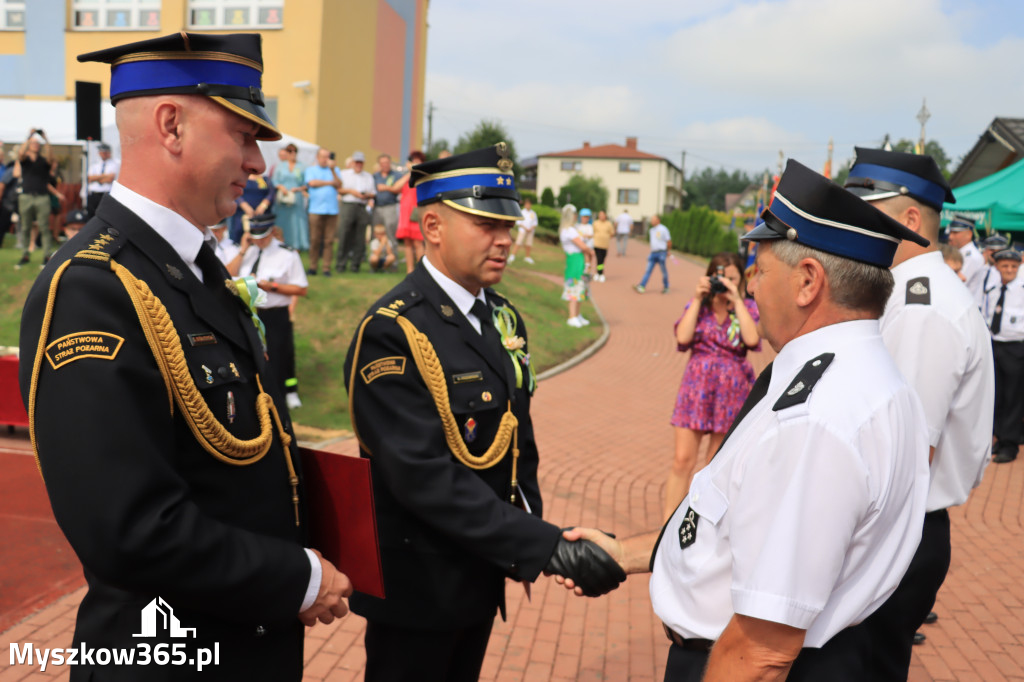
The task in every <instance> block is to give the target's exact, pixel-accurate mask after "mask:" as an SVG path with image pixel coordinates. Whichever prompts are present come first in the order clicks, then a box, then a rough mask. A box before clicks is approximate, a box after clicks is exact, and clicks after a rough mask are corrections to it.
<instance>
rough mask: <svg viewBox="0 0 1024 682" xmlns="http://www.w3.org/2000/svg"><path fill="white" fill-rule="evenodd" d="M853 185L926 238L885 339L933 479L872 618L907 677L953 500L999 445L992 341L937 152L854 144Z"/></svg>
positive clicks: (899, 278)
mask: <svg viewBox="0 0 1024 682" xmlns="http://www.w3.org/2000/svg"><path fill="white" fill-rule="evenodd" d="M856 153H857V160H856V162H855V163H854V165H853V167H852V168H851V169H850V179H849V180H848V181H847V183H846V187H847V189H848V190H850V191H851V192H853V193H854V194H856V195H858V196H860V197H861V198H862V199H864V200H865V201H868V202H870V203H871V205H872V206H874V207H875V208H877V209H878V210H880V211H882V212H883V213H885V214H886V215H888V216H889V217H891V218H893V219H894V220H897V221H899V222H900V223H902V224H903V225H905V226H906V227H907V228H908V229H910V230H913V231H914V232H916V233H917V234H919V235H921V236H922V237H924V238H925V239H928V240H929V242H930V244H929V245H928V246H919V245H917V244H915V243H913V242H909V241H905V242H903V243H901V244H900V246H899V248H897V249H896V256H895V258H894V260H893V267H892V274H893V278H894V279H895V286H894V287H893V292H892V295H891V296H890V297H889V302H888V303H887V304H886V307H885V313H884V314H883V315H882V318H881V320H880V323H881V329H882V338H883V340H884V341H885V345H886V347H887V348H888V349H889V352H890V354H891V355H892V357H893V359H894V360H895V361H896V365H897V366H898V367H899V368H900V371H901V372H902V373H903V376H905V377H906V378H907V381H909V382H910V384H911V385H912V386H913V387H914V389H915V390H916V391H917V395H918V397H919V398H920V399H921V402H922V404H923V405H924V412H925V417H926V419H927V420H928V445H929V448H930V449H929V461H930V462H931V484H930V487H929V492H928V504H927V507H926V511H927V513H926V514H925V517H924V528H923V531H922V535H921V543H920V545H918V548H917V552H916V553H915V554H914V560H913V561H912V562H911V564H910V568H909V569H908V570H907V573H906V575H905V576H904V577H903V580H902V581H901V582H900V585H899V587H898V588H897V589H896V592H894V593H893V595H892V596H891V597H889V599H888V600H887V601H886V603H885V605H884V606H882V607H881V608H880V609H879V611H878V612H877V613H876V615H875V616H873V618H874V619H875V620H877V621H879V623H880V624H884V625H883V627H886V628H888V630H889V635H888V637H887V638H886V642H885V644H886V646H885V648H884V649H882V650H881V651H879V652H878V655H879V657H881V658H882V659H883V660H884V661H885V666H886V668H885V679H904V680H905V679H906V678H907V675H908V674H909V672H910V656H911V653H910V649H911V646H912V644H914V643H920V642H923V641H924V634H923V633H918V632H917V629H918V628H919V627H920V626H921V625H922V623H924V622H933V621H934V619H936V618H937V617H938V616H937V615H933V614H931V613H930V612H931V609H932V607H933V606H934V604H935V597H936V595H937V594H938V591H939V588H940V587H941V586H942V583H943V581H944V580H945V578H946V573H947V571H948V570H949V562H950V556H951V548H950V541H949V513H948V512H947V511H946V510H947V509H948V508H949V507H955V506H957V505H961V504H963V503H964V502H966V501H967V497H968V495H969V494H970V492H971V490H973V489H974V488H975V487H977V486H978V484H979V483H981V475H982V472H983V471H984V470H985V465H986V464H987V463H988V460H989V455H990V454H991V451H992V409H993V403H994V400H995V378H994V371H993V366H992V344H991V342H990V340H989V333H988V329H987V328H986V326H985V320H984V319H983V318H982V316H981V313H980V312H979V311H978V305H977V301H976V300H975V299H974V297H972V296H971V293H970V291H969V290H968V289H967V287H965V286H964V285H963V282H961V281H960V278H959V277H958V276H957V274H956V273H954V272H953V271H952V269H950V268H949V267H948V266H946V264H945V263H944V262H943V260H942V254H941V253H940V252H939V248H938V247H939V244H938V240H939V214H940V212H941V211H942V206H943V203H945V202H950V203H953V202H955V201H956V199H955V198H954V196H953V192H952V190H951V189H950V187H949V185H948V184H947V182H946V179H945V177H943V175H942V172H941V171H940V170H939V167H938V165H937V164H936V163H935V161H934V159H932V157H930V156H927V155H923V154H906V153H902V152H888V151H884V150H881V149H860V148H858V149H857V150H856Z"/></svg>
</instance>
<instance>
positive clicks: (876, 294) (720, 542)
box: [565, 161, 928, 681]
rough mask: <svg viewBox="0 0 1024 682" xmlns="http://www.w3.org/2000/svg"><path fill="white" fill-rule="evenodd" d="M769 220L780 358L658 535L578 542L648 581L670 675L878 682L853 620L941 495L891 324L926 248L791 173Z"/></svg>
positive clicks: (767, 303) (880, 597) (769, 270)
mask: <svg viewBox="0 0 1024 682" xmlns="http://www.w3.org/2000/svg"><path fill="white" fill-rule="evenodd" d="M762 217H763V218H764V220H765V222H764V223H763V224H762V225H761V226H759V227H758V228H755V229H754V230H752V231H751V232H750V233H748V234H747V235H746V236H745V239H751V240H755V241H758V242H760V245H759V248H758V256H757V265H758V272H757V275H756V276H755V277H754V279H753V280H752V281H751V283H750V291H751V293H752V294H753V296H754V299H755V300H756V301H757V304H758V309H759V310H760V312H761V326H762V331H763V335H764V337H765V338H767V339H768V341H769V343H770V344H771V346H772V347H773V348H774V349H775V350H777V351H778V353H779V354H778V357H777V358H776V359H775V361H774V363H773V365H770V366H769V368H768V369H766V370H765V371H764V372H763V373H762V375H761V376H760V377H759V378H758V380H757V382H756V383H755V385H754V388H753V389H752V391H751V395H750V397H749V398H748V399H747V401H746V403H745V404H744V406H743V408H742V410H741V412H740V414H739V415H737V420H736V422H735V423H734V426H733V430H732V431H731V432H730V433H729V434H727V436H726V440H725V442H724V443H723V445H722V447H721V449H720V450H719V451H718V453H717V454H716V455H715V457H714V458H713V459H712V460H711V463H710V464H709V465H708V466H707V467H706V468H704V469H703V470H702V471H700V472H698V473H697V475H696V476H695V477H694V479H693V483H692V484H691V486H690V492H689V494H688V495H687V497H686V498H685V499H684V500H683V502H682V503H681V504H680V506H679V507H678V508H677V509H676V511H675V513H674V514H673V515H672V517H671V518H670V519H669V521H668V523H667V524H666V525H665V527H664V529H663V531H662V534H661V536H658V535H657V534H656V533H651V534H647V535H641V536H636V537H634V538H629V539H626V540H624V541H617V540H612V539H610V538H606V537H604V536H602V535H601V534H600V533H598V532H596V531H589V530H582V529H577V530H574V531H567V533H566V537H567V538H569V539H574V538H576V537H587V538H589V539H592V540H595V541H597V542H599V543H601V544H602V546H603V547H605V548H606V549H607V550H608V551H609V553H610V554H611V555H612V556H613V557H615V558H616V559H617V560H619V561H620V564H621V565H622V566H623V568H624V569H625V570H626V572H627V573H630V572H643V571H646V570H652V571H653V575H652V577H651V581H650V594H651V601H652V603H653V606H654V611H655V613H657V614H658V616H659V618H661V620H662V621H663V622H664V623H665V627H666V634H667V635H668V637H669V639H670V640H671V641H672V647H671V649H670V651H669V657H668V662H667V666H666V674H665V679H672V680H677V679H678V680H690V679H701V677H700V675H701V674H702V673H704V674H706V678H705V679H716V680H718V679H722V680H726V679H728V680H732V679H768V675H769V674H771V675H775V676H778V677H779V678H780V679H781V678H782V677H784V676H785V675H787V674H788V675H789V677H788V679H789V680H825V679H827V680H850V681H853V680H866V679H878V678H877V677H876V676H875V675H874V670H873V668H872V666H873V661H872V652H873V651H874V648H875V645H876V644H877V642H876V641H875V639H874V638H873V636H874V633H873V631H871V630H869V629H866V628H862V627H860V626H859V625H858V624H860V623H862V621H864V620H865V619H866V618H868V616H870V615H871V613H872V612H873V611H874V610H875V609H876V608H877V607H878V606H879V605H880V604H882V602H884V601H885V599H886V598H887V597H888V596H889V594H890V593H891V592H892V591H893V590H894V589H895V588H896V585H897V584H898V583H899V581H900V578H901V577H902V576H903V573H904V571H905V570H906V568H907V566H908V565H909V564H910V560H911V557H912V556H913V553H914V548H915V547H916V546H917V543H918V541H919V540H920V537H921V522H922V518H923V516H924V507H925V498H926V496H927V493H928V438H927V436H928V433H927V426H926V422H925V417H924V413H923V410H922V407H921V403H920V401H919V400H918V398H917V396H916V395H915V393H914V390H913V388H912V387H911V386H910V385H909V384H908V383H907V382H906V380H905V379H904V378H903V376H902V375H901V374H900V372H899V370H898V369H897V368H896V365H895V363H894V362H893V360H892V358H891V357H890V356H889V353H888V351H887V350H886V348H885V345H884V344H883V343H882V337H881V334H880V332H879V325H878V317H879V316H880V315H881V313H882V310H883V308H884V306H885V302H886V299H887V298H888V295H889V293H890V291H891V288H892V276H891V274H890V273H889V270H888V267H889V265H890V264H891V262H892V257H893V255H894V253H895V251H896V245H897V244H898V243H899V241H900V240H901V239H910V240H914V241H916V242H918V243H922V242H924V241H925V240H923V239H922V238H921V237H919V236H918V235H916V234H914V233H913V232H911V231H910V230H907V229H906V228H905V227H904V226H903V225H901V224H899V223H898V222H896V221H895V220H892V219H891V218H889V217H888V216H886V215H884V214H883V213H881V212H880V211H877V210H876V209H874V208H872V207H871V206H870V204H867V203H866V202H863V201H861V200H860V199H858V198H857V197H855V196H853V195H852V194H850V193H849V192H846V191H845V190H843V189H842V188H840V187H838V186H836V185H834V184H833V183H831V182H830V181H829V180H828V179H827V178H824V177H822V176H821V175H820V174H818V173H816V172H814V171H812V170H811V169H809V168H807V167H806V166H803V165H801V164H799V163H797V162H795V161H790V162H789V164H788V166H787V168H786V172H785V173H784V174H783V176H782V179H781V181H780V183H779V187H778V191H777V192H776V194H775V198H774V200H773V202H772V205H771V207H770V208H769V209H768V210H766V211H765V212H764V213H763V216H762ZM834 282H835V284H834ZM838 282H842V283H843V284H842V285H840V284H838ZM840 287H841V288H840ZM656 538H657V539H656ZM652 546H653V554H652ZM565 584H566V585H567V586H571V581H568V580H566V581H565ZM705 669H706V673H705V672H704V671H705ZM772 679H775V678H774V677H773V678H772Z"/></svg>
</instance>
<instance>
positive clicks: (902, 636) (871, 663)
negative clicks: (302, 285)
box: [665, 509, 950, 682]
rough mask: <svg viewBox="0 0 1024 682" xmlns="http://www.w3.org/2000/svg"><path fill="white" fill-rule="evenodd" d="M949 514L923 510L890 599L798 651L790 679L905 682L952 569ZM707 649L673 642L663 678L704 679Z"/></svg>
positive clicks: (797, 681) (796, 681)
mask: <svg viewBox="0 0 1024 682" xmlns="http://www.w3.org/2000/svg"><path fill="white" fill-rule="evenodd" d="M949 560H950V544H949V513H948V512H947V511H946V510H945V509H940V510H938V511H934V512H931V513H929V514H925V518H924V530H923V532H922V535H921V543H920V544H919V545H918V548H917V552H915V553H914V558H913V559H912V560H911V562H910V567H909V568H908V569H907V572H906V574H905V575H904V576H903V579H902V580H901V581H900V584H899V585H898V586H897V587H896V590H895V591H894V592H893V593H892V594H891V595H890V596H889V598H888V599H887V600H886V601H885V602H884V603H883V604H882V605H881V606H880V607H879V608H878V609H877V610H876V611H875V612H874V613H872V614H871V615H870V616H868V617H867V618H866V619H865V620H864V621H863V622H861V623H859V624H857V625H853V626H851V627H848V628H846V629H845V630H842V631H841V632H839V633H837V634H836V635H835V636H834V637H833V638H832V639H830V640H829V641H827V642H826V643H825V645H824V646H822V647H821V648H818V649H812V648H805V649H803V650H802V651H801V652H800V655H799V656H797V659H796V661H795V662H794V663H793V668H792V669H791V670H790V672H789V676H788V677H787V678H786V679H787V682H803V681H806V682H812V681H813V682H816V681H818V680H829V682H863V681H864V680H872V681H873V682H906V680H907V676H908V674H909V670H910V656H911V648H912V647H913V646H914V644H913V639H914V633H915V632H917V629H918V628H919V627H921V624H922V623H923V622H924V618H925V616H927V615H928V612H929V611H931V610H932V607H933V606H934V605H935V595H936V594H938V592H939V587H941V586H942V582H943V580H945V578H946V573H947V571H949ZM706 666H707V654H703V653H699V652H693V651H686V650H684V649H683V648H682V647H679V646H676V645H675V644H673V645H672V648H671V649H670V650H669V655H668V663H667V664H666V666H665V682H669V681H670V680H671V681H672V682H675V681H677V680H678V681H679V682H689V681H690V680H700V679H701V675H702V674H703V671H704V668H705V667H706Z"/></svg>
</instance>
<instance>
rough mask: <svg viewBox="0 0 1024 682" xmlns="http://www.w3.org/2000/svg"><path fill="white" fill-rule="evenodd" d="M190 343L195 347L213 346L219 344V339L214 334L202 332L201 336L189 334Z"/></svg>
mask: <svg viewBox="0 0 1024 682" xmlns="http://www.w3.org/2000/svg"><path fill="white" fill-rule="evenodd" d="M188 342H189V343H191V344H192V345H193V346H212V345H214V344H215V343H217V337H216V336H214V334H213V332H202V333H200V334H189V335H188Z"/></svg>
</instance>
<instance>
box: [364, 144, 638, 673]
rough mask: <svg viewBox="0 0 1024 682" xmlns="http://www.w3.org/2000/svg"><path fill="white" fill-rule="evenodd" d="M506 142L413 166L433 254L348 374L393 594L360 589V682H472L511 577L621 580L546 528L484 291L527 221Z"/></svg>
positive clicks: (513, 370) (372, 326)
mask: <svg viewBox="0 0 1024 682" xmlns="http://www.w3.org/2000/svg"><path fill="white" fill-rule="evenodd" d="M511 168H512V162H511V160H510V159H509V158H508V155H507V151H506V146H505V145H504V143H501V144H499V145H497V146H495V147H490V148H486V149H480V150H477V151H473V152H468V153H466V154H461V155H458V156H452V157H449V158H447V159H440V160H437V161H432V162H428V163H424V164H420V165H418V166H414V167H413V169H412V182H413V183H415V184H414V186H415V187H416V193H417V199H418V204H419V206H420V210H421V212H422V214H421V219H420V226H421V229H422V230H423V235H424V241H425V243H426V256H425V258H424V259H423V260H422V261H421V263H420V265H419V266H418V267H417V268H416V270H414V271H413V272H412V273H411V274H410V275H409V276H408V277H406V278H405V280H403V281H402V282H401V283H400V284H399V285H398V286H396V287H395V288H394V289H392V290H391V291H390V292H388V293H387V294H386V295H385V296H384V297H383V298H381V299H380V300H379V301H378V302H377V303H375V304H374V305H373V306H372V307H371V308H370V311H369V313H368V315H367V316H366V318H365V319H364V320H363V322H362V324H361V325H360V327H359V328H358V330H357V332H356V335H355V338H354V339H353V343H352V345H351V347H350V349H349V353H348V358H347V359H346V363H345V379H346V385H347V388H348V392H349V404H350V410H351V413H352V417H353V425H354V426H355V430H356V432H357V435H358V437H359V442H360V446H361V450H362V454H363V456H364V457H368V458H369V459H370V463H371V467H372V473H373V483H374V503H375V505H376V511H377V523H378V529H379V533H380V543H381V559H382V563H383V571H384V590H385V595H386V598H385V599H383V600H381V599H377V598H374V597H370V596H367V595H363V594H359V593H356V594H354V595H353V597H352V610H353V611H355V612H356V613H358V614H360V615H362V616H365V617H366V619H367V621H368V622H367V628H366V656H367V663H366V679H367V680H411V679H416V680H448V681H451V680H476V679H477V678H478V677H479V674H480V667H481V664H482V663H483V658H484V652H485V651H486V649H487V640H488V638H489V636H490V632H491V626H492V623H493V621H494V615H495V612H496V611H498V610H500V611H501V612H502V615H504V609H505V578H513V579H514V580H519V581H523V582H525V583H529V582H532V581H533V580H535V579H536V578H537V576H538V575H539V574H540V573H541V572H542V571H544V570H547V571H549V572H552V573H558V574H560V575H571V576H574V577H575V578H576V579H577V582H578V583H580V584H581V585H583V587H584V590H585V591H586V592H587V593H588V594H591V595H597V594H601V593H604V592H607V591H608V590H610V589H613V588H614V587H616V586H617V585H618V584H619V582H620V581H622V580H624V579H625V574H624V573H623V572H622V571H621V569H619V568H618V566H617V565H616V564H615V563H614V561H612V560H611V558H610V557H608V555H607V554H605V553H604V552H603V550H600V549H599V548H598V547H597V546H596V545H593V544H591V543H589V542H578V543H571V542H567V541H566V540H564V539H563V538H562V537H561V534H560V531H559V529H558V527H557V526H554V525H552V524H550V523H548V522H546V521H543V520H541V511H542V506H541V497H540V491H539V489H538V485H537V445H536V443H535V441H534V435H533V425H532V423H531V421H530V396H531V394H532V393H533V389H534V386H535V378H534V371H533V368H532V367H531V366H530V357H529V345H528V338H527V334H526V327H525V324H524V322H523V319H522V317H521V316H520V315H519V312H518V311H517V310H516V309H515V308H514V307H513V306H512V304H511V303H510V302H509V301H508V300H506V299H505V298H503V297H502V296H501V295H499V294H498V293H496V292H495V291H493V290H492V289H491V288H490V287H491V286H492V285H495V284H497V283H498V282H499V281H500V280H501V276H502V273H503V271H504V268H505V264H506V259H507V257H508V251H509V247H510V246H511V239H510V238H509V231H510V230H511V228H512V226H513V225H514V223H515V221H516V220H517V219H519V218H520V217H521V214H520V211H519V193H518V191H517V190H516V189H515V186H514V182H513V176H512V174H511Z"/></svg>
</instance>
